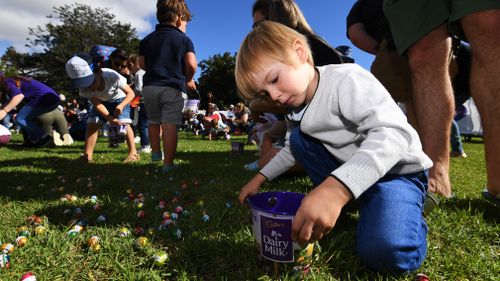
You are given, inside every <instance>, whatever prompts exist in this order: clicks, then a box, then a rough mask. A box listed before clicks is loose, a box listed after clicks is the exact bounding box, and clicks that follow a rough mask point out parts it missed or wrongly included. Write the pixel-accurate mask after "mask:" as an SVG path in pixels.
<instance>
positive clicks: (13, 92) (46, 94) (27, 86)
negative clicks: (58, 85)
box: [5, 78, 60, 107]
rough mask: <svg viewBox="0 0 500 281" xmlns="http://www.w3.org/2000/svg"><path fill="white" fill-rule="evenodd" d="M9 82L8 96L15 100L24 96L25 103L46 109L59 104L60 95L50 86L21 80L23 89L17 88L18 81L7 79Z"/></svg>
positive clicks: (31, 80) (32, 80) (33, 80)
mask: <svg viewBox="0 0 500 281" xmlns="http://www.w3.org/2000/svg"><path fill="white" fill-rule="evenodd" d="M5 82H7V94H8V95H9V96H10V97H11V98H13V97H15V96H17V95H20V94H23V95H24V99H23V101H24V102H25V103H26V104H27V105H29V106H32V107H46V106H51V105H54V104H59V102H60V98H59V95H58V94H57V93H56V92H55V91H54V90H53V89H52V88H50V87H49V86H47V85H45V84H43V83H42V82H39V81H36V80H35V79H30V80H28V81H25V80H22V79H21V81H20V82H21V87H20V88H18V87H17V86H16V80H14V79H12V78H7V79H5Z"/></svg>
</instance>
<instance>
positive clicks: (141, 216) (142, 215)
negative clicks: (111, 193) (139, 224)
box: [137, 211, 146, 219]
mask: <svg viewBox="0 0 500 281" xmlns="http://www.w3.org/2000/svg"><path fill="white" fill-rule="evenodd" d="M145 216H146V212H144V211H139V212H137V217H138V218H140V219H142V218H144V217H145Z"/></svg>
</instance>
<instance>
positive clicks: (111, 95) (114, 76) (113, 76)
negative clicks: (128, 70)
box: [80, 68, 127, 102]
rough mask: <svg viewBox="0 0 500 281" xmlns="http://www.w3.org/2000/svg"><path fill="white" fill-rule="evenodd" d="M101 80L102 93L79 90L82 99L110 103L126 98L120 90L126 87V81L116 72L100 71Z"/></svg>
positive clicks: (104, 69) (105, 69)
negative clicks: (102, 82)
mask: <svg viewBox="0 0 500 281" xmlns="http://www.w3.org/2000/svg"><path fill="white" fill-rule="evenodd" d="M102 78H103V79H104V89H103V90H102V91H90V90H89V89H88V88H80V96H81V97H84V98H88V99H90V98H93V97H94V98H96V99H98V100H100V101H103V102H104V101H111V100H116V99H120V98H124V97H125V96H126V94H125V92H124V91H123V90H122V89H123V88H124V87H125V86H126V85H127V79H125V77H123V76H121V75H120V74H118V72H116V71H114V70H112V69H109V68H103V69H102Z"/></svg>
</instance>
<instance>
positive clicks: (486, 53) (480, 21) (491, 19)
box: [462, 9, 500, 195]
mask: <svg viewBox="0 0 500 281" xmlns="http://www.w3.org/2000/svg"><path fill="white" fill-rule="evenodd" d="M462 26H463V28H464V31H465V34H466V35H467V38H468V39H469V41H470V43H471V46H472V48H471V49H472V69H471V94H472V96H473V98H474V101H475V103H476V105H477V108H478V110H479V113H480V115H481V122H482V125H483V136H484V145H485V156H486V172H487V176H488V184H487V188H488V191H489V192H490V193H491V194H492V195H497V194H500V173H499V172H500V145H499V144H500V79H499V77H500V56H499V55H500V33H499V32H498V27H499V26H500V9H497V10H489V11H482V12H478V13H474V14H471V15H468V16H466V17H464V18H463V19H462Z"/></svg>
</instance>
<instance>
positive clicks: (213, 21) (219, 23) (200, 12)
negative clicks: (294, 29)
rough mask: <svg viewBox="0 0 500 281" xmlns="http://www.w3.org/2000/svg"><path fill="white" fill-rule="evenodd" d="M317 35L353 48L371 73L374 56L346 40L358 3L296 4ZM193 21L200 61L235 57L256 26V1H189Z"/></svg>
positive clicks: (323, 0) (304, 0)
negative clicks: (349, 18)
mask: <svg viewBox="0 0 500 281" xmlns="http://www.w3.org/2000/svg"><path fill="white" fill-rule="evenodd" d="M296 2H297V3H298V5H299V6H300V8H301V10H302V12H303V13H304V15H305V17H306V19H307V21H308V22H309V24H310V25H311V27H312V28H313V29H314V31H315V32H316V33H318V34H319V35H321V36H322V37H323V38H325V39H326V40H327V41H328V42H329V43H330V44H331V45H332V46H338V45H349V46H351V47H352V50H353V57H354V58H355V60H356V62H357V63H359V64H360V65H362V66H363V67H365V68H366V69H369V66H370V64H371V62H372V60H373V58H374V57H373V56H372V55H369V54H367V53H364V52H363V51H361V50H359V49H357V48H356V47H354V46H353V45H352V44H351V42H350V41H349V40H348V39H347V37H346V36H345V34H346V31H345V30H346V20H345V18H346V16H347V14H348V12H349V10H350V8H351V6H352V5H353V4H354V3H355V2H356V1H355V0H340V1H333V0H296ZM187 3H188V5H189V9H190V11H191V13H192V14H193V16H194V17H193V20H192V21H191V22H190V23H189V25H188V29H187V34H188V35H189V36H190V38H191V39H192V40H193V42H194V44H195V51H196V54H197V58H198V60H202V59H206V58H208V57H209V56H211V55H213V54H216V53H223V52H224V51H229V52H231V53H234V52H236V51H237V50H238V48H239V46H240V43H241V42H242V41H243V38H244V37H245V35H246V34H247V33H248V32H249V31H250V29H251V26H252V17H251V9H252V5H253V3H254V1H253V0H232V1H231V0H224V1H223V0H213V1H203V0H191V1H190V0H187Z"/></svg>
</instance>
